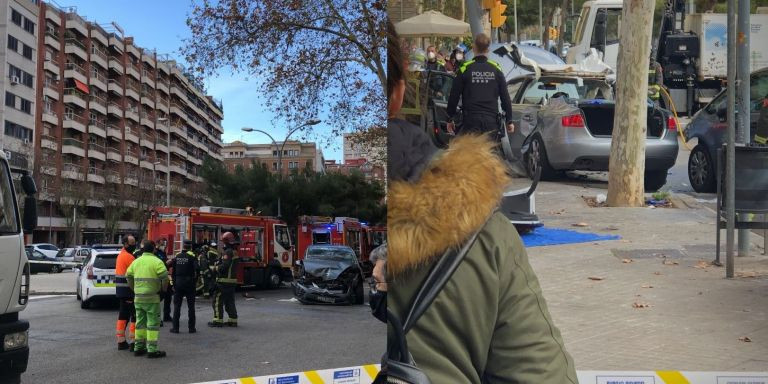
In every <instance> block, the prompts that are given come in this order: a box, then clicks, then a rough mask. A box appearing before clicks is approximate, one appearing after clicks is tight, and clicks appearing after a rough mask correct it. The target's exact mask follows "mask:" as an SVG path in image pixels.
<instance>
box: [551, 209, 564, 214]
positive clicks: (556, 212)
mask: <svg viewBox="0 0 768 384" xmlns="http://www.w3.org/2000/svg"><path fill="white" fill-rule="evenodd" d="M563 213H565V208H563V209H561V210H558V211H549V214H550V215H562V214H563Z"/></svg>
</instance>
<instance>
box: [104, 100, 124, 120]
mask: <svg viewBox="0 0 768 384" xmlns="http://www.w3.org/2000/svg"><path fill="white" fill-rule="evenodd" d="M107 112H108V113H109V114H110V115H115V116H117V117H118V118H120V119H122V118H123V107H121V106H120V105H118V104H117V103H109V106H108V107H107Z"/></svg>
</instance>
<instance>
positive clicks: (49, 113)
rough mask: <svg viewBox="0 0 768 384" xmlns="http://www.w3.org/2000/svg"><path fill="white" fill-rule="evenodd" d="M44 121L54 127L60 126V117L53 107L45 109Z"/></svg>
mask: <svg viewBox="0 0 768 384" xmlns="http://www.w3.org/2000/svg"><path fill="white" fill-rule="evenodd" d="M43 121H44V122H46V123H50V124H53V125H59V115H58V113H56V111H55V110H54V109H53V108H52V107H48V108H45V107H43Z"/></svg>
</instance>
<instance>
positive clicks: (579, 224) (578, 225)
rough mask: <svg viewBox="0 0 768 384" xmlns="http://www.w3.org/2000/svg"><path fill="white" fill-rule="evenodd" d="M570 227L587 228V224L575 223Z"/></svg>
mask: <svg viewBox="0 0 768 384" xmlns="http://www.w3.org/2000/svg"><path fill="white" fill-rule="evenodd" d="M571 225H572V226H574V227H589V224H587V223H584V222H581V223H576V224H571Z"/></svg>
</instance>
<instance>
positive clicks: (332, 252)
mask: <svg viewBox="0 0 768 384" xmlns="http://www.w3.org/2000/svg"><path fill="white" fill-rule="evenodd" d="M297 267H298V268H297V270H298V271H297V273H296V276H295V279H294V282H293V294H294V296H295V297H296V299H297V300H299V302H301V303H302V304H363V303H364V302H365V289H364V287H365V278H364V275H363V269H362V267H361V266H360V261H359V260H358V259H357V255H356V254H355V251H353V250H352V248H350V247H347V246H340V245H311V246H309V248H307V251H306V253H305V255H304V259H303V260H299V261H297Z"/></svg>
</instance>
